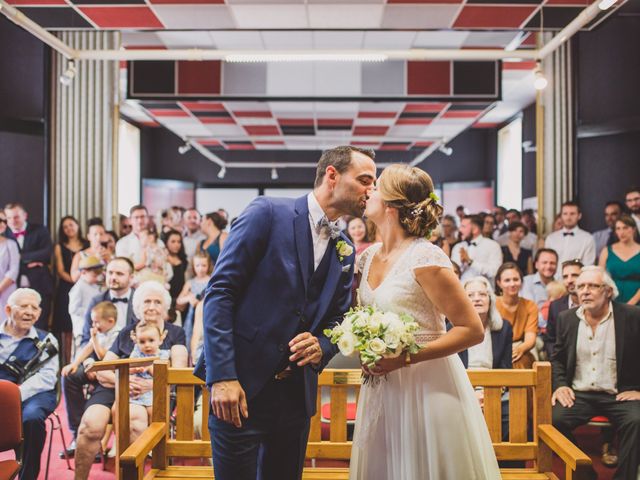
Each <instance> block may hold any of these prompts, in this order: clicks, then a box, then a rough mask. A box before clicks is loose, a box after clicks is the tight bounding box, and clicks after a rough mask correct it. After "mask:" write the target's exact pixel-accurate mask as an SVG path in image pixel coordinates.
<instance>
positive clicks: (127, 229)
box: [118, 215, 132, 237]
mask: <svg viewBox="0 0 640 480" xmlns="http://www.w3.org/2000/svg"><path fill="white" fill-rule="evenodd" d="M131 229H132V226H131V220H129V217H127V216H126V215H120V225H119V226H118V236H120V237H126V236H127V235H129V234H130V233H131Z"/></svg>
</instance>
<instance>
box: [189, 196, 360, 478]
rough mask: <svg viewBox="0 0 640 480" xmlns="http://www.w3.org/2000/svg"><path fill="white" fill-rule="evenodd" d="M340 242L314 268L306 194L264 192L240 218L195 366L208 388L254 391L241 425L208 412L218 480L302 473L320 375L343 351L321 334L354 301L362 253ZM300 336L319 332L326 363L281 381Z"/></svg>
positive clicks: (209, 293)
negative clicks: (341, 248) (344, 252)
mask: <svg viewBox="0 0 640 480" xmlns="http://www.w3.org/2000/svg"><path fill="white" fill-rule="evenodd" d="M339 240H343V241H344V242H346V243H348V244H349V245H351V243H350V242H349V240H348V239H347V238H346V237H345V236H344V235H342V236H341V238H340V239H339ZM337 241H338V240H329V245H328V246H327V250H326V253H325V255H324V257H323V260H322V262H321V263H320V265H319V266H318V268H317V269H315V271H314V262H313V259H314V252H313V243H312V234H311V226H310V222H309V209H308V204H307V197H306V196H304V197H301V198H298V199H296V200H292V199H280V198H278V199H276V198H267V197H259V198H257V199H255V200H254V201H253V202H252V203H251V204H250V205H249V206H248V207H247V209H246V210H245V211H244V212H243V213H242V215H241V216H240V217H239V218H238V220H237V221H236V222H235V223H234V225H233V228H232V230H231V232H230V234H229V237H228V239H227V241H226V243H225V247H224V249H223V251H222V253H221V255H220V257H219V258H218V262H217V263H216V267H215V271H214V274H213V276H212V278H211V280H210V282H209V285H208V287H207V290H206V295H205V303H204V352H203V355H202V356H201V357H200V359H199V361H198V363H197V365H196V370H195V372H194V373H195V374H196V375H198V376H200V378H203V379H206V383H207V385H209V386H211V385H212V384H213V383H216V382H220V381H223V380H235V379H237V380H238V381H239V382H240V384H241V386H242V388H243V389H244V391H245V393H246V395H247V400H248V405H249V419H247V420H244V421H243V427H242V428H240V429H237V428H235V427H234V426H232V425H229V424H226V423H224V422H222V421H221V420H218V419H217V418H216V417H215V416H213V415H212V416H211V417H210V421H209V424H210V429H211V432H212V437H211V438H212V447H213V452H214V458H213V460H214V468H215V474H216V478H220V479H222V480H224V479H225V478H233V479H234V480H236V479H237V480H239V479H244V478H247V479H249V478H251V479H255V478H256V475H257V476H258V478H264V479H270V478H278V479H285V480H286V479H288V478H299V476H300V472H301V469H302V463H303V460H304V451H305V449H306V441H307V435H308V428H309V418H310V417H311V416H313V415H314V414H315V411H316V393H317V385H318V373H319V371H320V370H322V368H324V367H325V365H326V364H327V363H328V362H329V360H330V359H331V357H333V355H335V353H336V352H337V348H336V347H335V345H332V344H331V343H330V342H329V340H328V339H327V338H326V337H325V336H324V335H323V334H322V331H323V329H325V328H327V327H328V326H330V325H333V324H335V323H336V322H339V321H341V319H342V315H343V314H344V312H345V311H347V310H348V309H349V306H350V302H351V284H352V282H353V263H354V258H355V253H352V254H351V255H349V256H345V257H343V258H342V259H340V258H339V257H340V256H339V255H338V252H337V245H336V244H337ZM353 252H355V250H353ZM301 332H311V333H312V334H313V335H315V336H316V337H318V339H319V342H320V346H321V348H322V351H323V358H322V362H321V364H320V367H319V368H318V369H314V368H312V367H311V366H306V367H303V368H298V367H295V366H294V367H293V370H294V372H293V375H292V376H291V378H290V379H287V380H284V381H278V380H275V379H274V376H275V374H276V373H278V372H280V371H281V370H283V369H284V368H286V367H287V365H288V357H289V355H291V352H290V351H289V346H288V343H289V341H290V340H291V339H292V338H293V337H295V336H296V335H297V334H299V333H301ZM274 421H275V422H276V424H273V422H274ZM275 430H277V434H276V432H275ZM271 440H273V441H271ZM240 451H243V452H245V455H244V456H242V455H240V453H238V452H240ZM247 451H248V454H247V453H246V452H247ZM280 457H281V458H280ZM256 472H257V473H256ZM296 472H297V473H296Z"/></svg>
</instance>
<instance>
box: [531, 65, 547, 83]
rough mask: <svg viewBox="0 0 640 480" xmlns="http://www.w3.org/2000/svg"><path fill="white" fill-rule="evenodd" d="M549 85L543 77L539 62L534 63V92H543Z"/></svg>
mask: <svg viewBox="0 0 640 480" xmlns="http://www.w3.org/2000/svg"><path fill="white" fill-rule="evenodd" d="M547 85H549V81H548V80H547V77H545V76H544V72H543V71H542V67H541V66H540V62H537V63H536V70H535V72H534V73H533V88H535V89H536V90H544V89H545V88H547Z"/></svg>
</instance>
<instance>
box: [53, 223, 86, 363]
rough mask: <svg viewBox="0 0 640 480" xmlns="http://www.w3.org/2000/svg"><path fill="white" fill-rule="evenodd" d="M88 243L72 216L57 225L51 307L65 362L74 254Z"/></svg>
mask: <svg viewBox="0 0 640 480" xmlns="http://www.w3.org/2000/svg"><path fill="white" fill-rule="evenodd" d="M88 246H89V242H87V241H86V240H85V239H84V238H83V237H82V230H81V229H80V224H79V223H78V221H77V220H76V219H75V218H74V217H72V216H66V217H63V218H62V219H61V220H60V226H59V227H58V243H57V244H56V246H55V247H54V248H53V256H54V259H55V267H56V273H57V274H58V288H57V289H56V297H55V301H54V310H53V328H52V331H53V333H54V334H55V335H56V336H58V335H59V338H61V340H62V341H61V344H62V345H61V346H62V351H61V353H62V360H63V365H66V364H68V363H69V361H70V360H71V350H72V347H71V345H72V343H73V342H72V340H73V324H72V322H71V316H70V315H69V292H70V291H71V288H72V287H73V284H74V283H75V280H74V279H73V278H71V264H72V262H73V257H74V256H75V255H76V254H77V253H78V252H80V251H81V250H83V249H85V248H87V247H88Z"/></svg>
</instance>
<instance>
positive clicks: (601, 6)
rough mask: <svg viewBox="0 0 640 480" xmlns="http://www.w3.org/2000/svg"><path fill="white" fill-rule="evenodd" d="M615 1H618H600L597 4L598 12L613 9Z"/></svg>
mask: <svg viewBox="0 0 640 480" xmlns="http://www.w3.org/2000/svg"><path fill="white" fill-rule="evenodd" d="M617 1H618V0H601V1H600V3H599V4H598V8H599V9H600V10H608V9H609V8H611V7H613V6H614V5H615V4H616V2H617Z"/></svg>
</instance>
